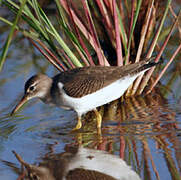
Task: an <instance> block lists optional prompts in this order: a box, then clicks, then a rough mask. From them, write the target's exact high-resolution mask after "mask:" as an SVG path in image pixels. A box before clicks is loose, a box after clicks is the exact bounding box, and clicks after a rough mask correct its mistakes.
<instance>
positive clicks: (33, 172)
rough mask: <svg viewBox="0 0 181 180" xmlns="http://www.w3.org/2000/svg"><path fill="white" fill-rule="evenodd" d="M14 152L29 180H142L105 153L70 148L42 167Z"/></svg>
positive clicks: (47, 161) (129, 168) (128, 167)
mask: <svg viewBox="0 0 181 180" xmlns="http://www.w3.org/2000/svg"><path fill="white" fill-rule="evenodd" d="M13 153H14V154H15V156H16V158H17V159H18V161H19V162H20V163H21V165H22V167H24V168H25V170H24V171H23V172H22V174H21V176H20V177H22V179H26V180H74V179H76V180H78V179H79V180H98V179H100V180H116V179H119V180H140V178H139V176H138V175H137V174H136V172H134V171H133V170H132V169H131V167H130V166H128V165H127V164H126V162H125V161H124V160H122V159H120V158H119V157H117V156H115V155H111V154H108V153H107V152H105V151H100V150H94V149H88V148H83V147H79V148H78V147H70V148H67V149H66V152H63V153H60V154H52V155H49V156H48V157H45V158H44V159H43V161H42V162H41V163H40V164H39V165H38V166H36V165H31V164H28V163H26V162H25V161H24V160H23V159H22V158H21V157H20V155H18V154H17V153H16V152H15V151H13ZM20 177H19V179H20Z"/></svg>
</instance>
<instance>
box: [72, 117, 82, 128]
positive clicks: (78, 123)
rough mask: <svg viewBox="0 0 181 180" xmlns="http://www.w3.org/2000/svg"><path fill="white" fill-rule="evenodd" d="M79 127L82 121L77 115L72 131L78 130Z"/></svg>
mask: <svg viewBox="0 0 181 180" xmlns="http://www.w3.org/2000/svg"><path fill="white" fill-rule="evenodd" d="M81 127H82V121H81V118H80V117H78V122H77V125H76V126H75V128H73V129H72V131H77V130H79V129H80V128H81Z"/></svg>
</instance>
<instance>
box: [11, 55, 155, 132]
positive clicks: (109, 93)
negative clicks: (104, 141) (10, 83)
mask: <svg viewBox="0 0 181 180" xmlns="http://www.w3.org/2000/svg"><path fill="white" fill-rule="evenodd" d="M156 64H157V63H155V62H154V61H153V58H150V59H144V60H142V61H140V62H137V63H134V64H129V65H125V66H121V67H118V66H90V67H82V68H75V69H71V70H68V71H65V72H61V73H60V74H58V75H56V76H55V77H53V78H50V77H48V76H47V75H44V74H38V75H34V76H32V77H31V78H30V79H29V80H28V81H27V82H26V83H25V92H24V96H23V98H22V99H21V100H20V102H19V103H18V104H17V106H16V107H15V108H14V110H13V111H12V113H11V114H14V113H15V112H16V111H17V110H18V109H19V108H20V107H21V106H22V105H23V104H24V103H25V102H26V101H28V100H30V99H32V98H35V97H37V98H39V99H41V100H42V101H43V102H44V103H51V104H54V105H56V106H59V107H62V108H65V109H73V110H74V111H76V112H77V114H78V122H77V125H76V127H75V128H74V129H73V130H78V129H80V128H81V127H82V122H81V116H82V115H83V114H85V113H87V112H88V111H91V110H94V112H95V114H96V119H97V128H98V129H99V130H100V128H101V124H102V117H101V115H100V114H99V112H98V111H97V110H96V108H97V107H99V106H102V105H104V104H107V103H109V102H111V101H113V100H115V99H118V98H119V97H121V96H122V95H123V94H124V92H125V91H126V90H127V89H128V87H129V86H130V85H131V84H132V83H133V82H134V80H135V79H136V78H137V77H138V76H139V75H141V74H143V73H144V72H145V71H147V70H148V69H150V68H151V67H152V66H155V65H156Z"/></svg>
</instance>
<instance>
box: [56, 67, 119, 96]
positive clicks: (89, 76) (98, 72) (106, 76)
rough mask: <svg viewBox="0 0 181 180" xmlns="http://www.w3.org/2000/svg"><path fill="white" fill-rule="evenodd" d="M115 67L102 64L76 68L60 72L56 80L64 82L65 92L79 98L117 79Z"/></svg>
mask: <svg viewBox="0 0 181 180" xmlns="http://www.w3.org/2000/svg"><path fill="white" fill-rule="evenodd" d="M116 68H117V67H102V66H95V67H84V68H76V69H73V70H69V71H65V72H63V73H60V74H59V75H58V81H59V82H61V83H63V84H64V86H63V89H64V91H65V92H66V94H68V95H69V96H71V97H75V98H80V97H82V96H85V95H88V94H91V93H94V92H96V91H97V90H99V89H101V88H103V87H105V86H107V85H109V84H111V83H112V82H114V81H116V80H117V79H119V78H118V76H117V75H116V74H115V73H113V71H114V70H115V69H116ZM113 75H114V76H113Z"/></svg>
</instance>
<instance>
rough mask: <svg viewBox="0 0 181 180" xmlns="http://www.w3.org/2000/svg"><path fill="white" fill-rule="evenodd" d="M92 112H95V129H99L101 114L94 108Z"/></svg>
mask: <svg viewBox="0 0 181 180" xmlns="http://www.w3.org/2000/svg"><path fill="white" fill-rule="evenodd" d="M94 112H95V114H96V120H97V129H98V130H100V129H101V125H102V116H101V115H100V113H99V112H98V111H97V109H94Z"/></svg>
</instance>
